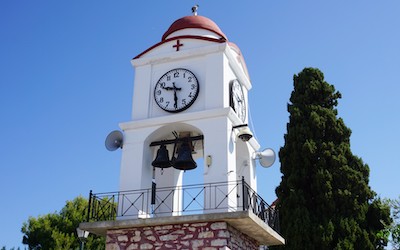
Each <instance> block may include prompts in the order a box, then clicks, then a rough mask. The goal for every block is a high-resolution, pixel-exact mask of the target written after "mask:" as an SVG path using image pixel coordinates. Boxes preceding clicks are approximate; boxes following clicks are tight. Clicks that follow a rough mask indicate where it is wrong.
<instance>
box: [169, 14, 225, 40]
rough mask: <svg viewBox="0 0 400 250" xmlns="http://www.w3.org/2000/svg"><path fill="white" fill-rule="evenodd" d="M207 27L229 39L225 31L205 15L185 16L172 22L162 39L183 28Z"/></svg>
mask: <svg viewBox="0 0 400 250" xmlns="http://www.w3.org/2000/svg"><path fill="white" fill-rule="evenodd" d="M189 28H192V29H205V30H209V31H211V32H214V33H216V34H217V35H219V36H221V37H223V38H224V39H225V40H228V39H227V38H226V36H225V34H224V33H222V31H221V29H220V28H219V27H218V25H216V24H215V23H214V22H213V21H212V20H210V19H208V18H207V17H203V16H185V17H182V18H180V19H178V20H176V21H175V22H174V23H172V24H171V26H170V27H169V29H168V30H167V31H166V32H165V33H164V35H163V36H162V41H164V40H165V39H166V38H167V36H169V35H171V34H172V33H174V32H175V31H178V30H182V29H189Z"/></svg>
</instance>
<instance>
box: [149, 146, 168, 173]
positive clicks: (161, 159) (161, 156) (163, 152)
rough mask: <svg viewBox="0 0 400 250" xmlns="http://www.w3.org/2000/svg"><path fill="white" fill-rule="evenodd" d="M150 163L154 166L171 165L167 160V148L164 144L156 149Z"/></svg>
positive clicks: (166, 166) (165, 166)
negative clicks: (154, 156)
mask: <svg viewBox="0 0 400 250" xmlns="http://www.w3.org/2000/svg"><path fill="white" fill-rule="evenodd" d="M151 165H153V167H156V168H169V167H171V166H172V165H171V161H170V160H169V155H168V149H167V147H166V146H165V145H161V146H160V148H159V149H158V151H157V156H156V158H155V159H154V161H153V162H152V163H151Z"/></svg>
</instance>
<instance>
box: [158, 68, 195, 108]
mask: <svg viewBox="0 0 400 250" xmlns="http://www.w3.org/2000/svg"><path fill="white" fill-rule="evenodd" d="M199 87H200V86H199V82H198V80H197V78H196V76H195V75H194V74H193V73H192V72H191V71H190V70H187V69H182V68H180V69H173V70H170V71H168V72H167V73H165V74H164V75H163V76H162V77H161V78H160V80H158V81H157V83H156V86H155V87H154V100H155V101H156V103H157V105H158V106H159V107H160V108H162V109H163V110H165V111H167V112H172V113H176V112H180V111H183V110H185V109H187V108H189V107H190V106H191V105H192V104H193V103H194V101H195V100H196V98H197V96H198V95H199Z"/></svg>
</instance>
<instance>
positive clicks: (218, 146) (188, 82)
mask: <svg viewBox="0 0 400 250" xmlns="http://www.w3.org/2000/svg"><path fill="white" fill-rule="evenodd" d="M192 10H193V15H192V16H185V17H182V18H180V19H178V20H176V21H175V22H174V23H172V24H171V25H170V27H169V28H168V29H167V30H166V32H165V33H164V34H163V35H162V38H161V41H160V42H158V43H156V44H154V45H152V46H151V47H149V48H148V49H146V50H144V51H143V52H142V53H140V54H139V55H137V56H136V57H134V58H133V59H132V61H131V63H132V65H133V67H134V70H135V78H134V91H133V101H132V118H131V120H130V121H128V122H124V123H121V124H120V128H121V129H122V131H123V133H122V134H123V136H122V134H119V136H118V139H116V137H115V135H111V134H110V136H111V137H110V138H108V142H107V143H109V144H110V143H111V144H113V143H114V142H115V143H116V144H117V145H118V146H121V148H122V161H121V168H120V188H119V189H120V191H119V192H118V194H116V195H115V196H112V197H113V203H112V204H113V206H112V211H115V214H114V216H116V219H117V221H116V222H113V223H111V224H107V226H98V227H96V226H94V224H90V223H86V224H85V223H82V224H81V227H85V226H86V228H87V229H91V230H92V231H94V232H96V233H98V234H107V238H108V239H110V242H108V243H107V249H114V248H113V246H115V247H116V248H115V249H117V246H121V244H122V245H124V244H125V245H127V244H128V243H127V242H121V241H120V239H121V237H119V236H121V232H122V231H121V230H119V231H118V230H117V231H115V230H116V229H121V228H122V229H124V230H127V231H126V233H127V232H128V231H129V230H133V231H129V232H130V233H129V235H132V232H134V235H135V237H136V238H135V237H134V238H135V239H129V242H130V243H129V244H131V245H132V247H133V246H138V245H140V244H145V245H146V244H150V245H152V246H153V247H157V246H159V247H161V248H159V249H164V248H165V247H167V245H171V244H172V245H171V246H174V247H172V248H175V249H176V247H177V246H178V242H177V241H179V242H180V243H179V244H181V245H179V246H181V247H186V248H187V247H190V248H191V249H200V248H201V247H206V246H219V247H225V248H224V249H257V247H258V245H260V244H269V245H276V244H283V243H284V239H283V238H282V237H281V236H279V234H278V233H276V232H275V231H274V230H275V229H276V228H275V226H276V225H275V226H274V225H272V224H271V221H272V218H277V216H276V213H275V210H274V208H273V207H270V206H269V205H268V204H267V203H266V202H265V201H264V200H262V198H261V197H259V196H258V194H257V175H256V159H257V158H262V159H263V160H264V161H263V162H264V164H263V165H272V163H273V160H274V157H275V156H274V155H268V152H269V151H264V152H258V150H259V148H260V145H259V143H258V142H257V140H256V139H255V138H254V137H252V133H251V132H250V130H249V128H248V127H247V124H248V91H249V90H250V89H251V88H252V85H251V81H250V77H249V74H248V71H247V68H246V64H245V61H244V59H243V56H242V54H241V52H240V50H239V48H238V47H237V46H236V45H235V44H234V43H232V42H230V41H229V40H228V38H227V36H226V35H225V34H224V33H223V32H222V31H221V29H220V28H219V27H218V26H217V25H216V24H215V23H214V22H213V21H212V20H210V19H209V18H206V17H203V16H199V15H197V6H195V7H193V9H192ZM109 146H110V145H109ZM111 148H112V146H111ZM114 148H116V147H114ZM268 160H269V161H271V160H272V162H269V163H265V162H267V161H268ZM194 168H200V169H201V173H202V174H201V175H200V176H198V179H197V182H198V183H199V185H193V186H189V187H184V186H182V185H183V183H182V179H183V176H184V175H185V173H187V172H188V171H191V170H192V169H194ZM193 190H196V191H195V192H193ZM191 192H192V193H191ZM188 194H189V196H188ZM107 197H109V196H107ZM188 197H190V199H189V200H188ZM98 200H101V199H100V196H96V195H92V194H91V206H93V203H94V201H98ZM99 202H100V201H99ZM100 203H101V202H100ZM193 205H196V206H195V209H193V210H190V209H189V208H192V207H193ZM103 206H104V205H103ZM95 209H96V208H94V207H93V208H91V210H92V213H93V210H95ZM114 209H115V210H114ZM89 210H90V208H89ZM188 211H190V212H189V213H188ZM88 221H90V218H89V217H88ZM143 223H144V224H143ZM274 223H275V222H274ZM111 225H112V226H111ZM146 227H148V228H146ZM157 227H158V228H157ZM245 227H247V228H252V229H251V230H248V232H243V231H242V230H244V228H245ZM177 228H179V230H178V229H177ZM158 229H160V230H164V231H165V235H168V237H162V236H160V235H158V233H159V232H157V231H158ZM175 229H176V230H178V231H176V230H175ZM254 229H256V231H257V232H256V233H255V232H252V231H254ZM146 232H147V233H146ZM193 232H196V233H193ZM188 233H190V235H191V236H190V237H189V236H187V237H185V235H187V234H188ZM181 234H182V235H181ZM176 235H178V236H176ZM218 235H220V236H221V235H222V237H219V236H218ZM228 235H229V237H228ZM145 236H146V237H145ZM147 236H152V237H150V238H149V237H147ZM123 238H124V239H125V237H123ZM144 238H146V239H147V240H144V241H143V239H144ZM233 238H235V239H236V240H237V241H241V242H242V243H240V244H247V245H237V246H236V247H235V244H236V243H235V244H233V243H232V242H229V241H230V240H229V239H233ZM111 239H113V240H111ZM149 239H150V240H149ZM153 239H154V241H153ZM135 244H136V245H135ZM196 244H198V245H197V247H196ZM237 244H239V243H237ZM146 246H149V245H146ZM228 246H230V248H229V247H228ZM162 247H164V248H162ZM198 247H200V248H198ZM167 248H168V247H167ZM130 249H136V248H130ZM146 249H153V248H146ZM154 249H158V248H154ZM216 249H217V248H216Z"/></svg>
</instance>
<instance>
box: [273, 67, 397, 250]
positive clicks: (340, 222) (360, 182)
mask: <svg viewBox="0 0 400 250" xmlns="http://www.w3.org/2000/svg"><path fill="white" fill-rule="evenodd" d="M340 98H341V94H340V93H339V92H338V91H336V90H335V88H334V86H333V85H330V84H328V83H327V82H325V81H324V75H323V73H322V72H321V71H320V70H318V69H314V68H305V69H304V70H303V71H302V72H300V73H299V74H298V75H295V76H294V90H293V92H292V95H291V97H290V103H289V104H288V112H289V113H290V120H289V123H288V124H287V133H286V134H285V136H284V139H285V145H284V146H283V147H282V148H281V149H280V151H279V157H280V161H281V172H282V174H283V176H282V180H281V183H280V185H279V186H278V187H277V189H276V194H277V196H278V200H279V203H278V206H279V209H280V210H279V211H280V222H281V233H282V235H283V237H284V238H285V239H286V246H285V249H291V250H295V249H329V250H332V249H383V247H384V245H386V243H387V237H386V236H385V234H382V233H381V232H382V230H383V229H384V223H389V224H390V212H389V208H388V206H385V205H384V204H383V203H382V202H381V200H380V199H377V198H376V195H375V193H374V192H373V191H372V190H371V188H370V187H369V185H368V182H369V167H368V165H366V164H364V163H363V161H362V160H361V159H360V158H358V157H357V156H355V155H353V154H352V152H351V150H350V135H351V130H350V129H349V128H347V127H346V126H345V124H344V122H343V120H342V119H341V118H338V117H337V115H338V112H337V109H336V106H337V105H338V99H340ZM385 237H386V238H385Z"/></svg>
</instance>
